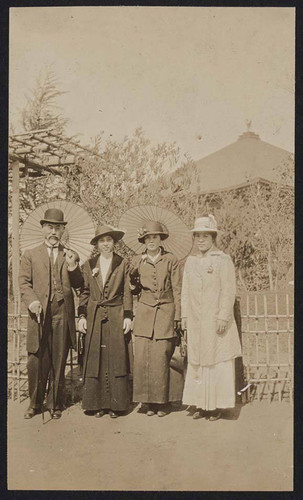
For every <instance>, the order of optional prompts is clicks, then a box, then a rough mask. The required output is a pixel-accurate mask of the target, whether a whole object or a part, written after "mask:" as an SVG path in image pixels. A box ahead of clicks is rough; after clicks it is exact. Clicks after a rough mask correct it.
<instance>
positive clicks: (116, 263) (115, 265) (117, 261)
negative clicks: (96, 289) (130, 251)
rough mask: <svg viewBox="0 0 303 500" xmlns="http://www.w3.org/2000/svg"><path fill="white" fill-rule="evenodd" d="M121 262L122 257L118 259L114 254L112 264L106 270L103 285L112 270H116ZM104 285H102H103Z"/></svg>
mask: <svg viewBox="0 0 303 500" xmlns="http://www.w3.org/2000/svg"><path fill="white" fill-rule="evenodd" d="M121 262H122V257H120V255H118V254H116V253H114V254H113V259H112V263H111V265H110V267H109V270H108V273H107V275H106V279H105V283H107V282H108V280H109V279H110V277H111V275H112V274H113V272H114V270H115V269H116V267H118V266H119V265H120V264H121ZM105 283H104V285H105Z"/></svg>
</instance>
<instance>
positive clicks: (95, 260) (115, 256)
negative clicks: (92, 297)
mask: <svg viewBox="0 0 303 500" xmlns="http://www.w3.org/2000/svg"><path fill="white" fill-rule="evenodd" d="M98 260H99V254H98V255H95V256H94V257H93V258H92V259H90V260H89V265H90V268H91V270H93V269H94V268H95V267H98V266H97V264H98ZM122 260H123V259H122V257H120V255H118V254H116V253H115V252H114V253H113V258H112V262H111V265H110V268H109V270H108V273H107V277H106V283H107V282H108V280H109V279H110V277H111V275H112V274H113V272H114V270H115V269H116V267H118V266H119V265H120V264H121V262H122ZM99 273H100V270H99ZM95 279H96V282H97V284H98V286H99V288H100V291H101V292H102V293H103V287H102V280H101V279H100V277H99V275H98V276H96V278H95ZM103 285H105V283H104V284H103Z"/></svg>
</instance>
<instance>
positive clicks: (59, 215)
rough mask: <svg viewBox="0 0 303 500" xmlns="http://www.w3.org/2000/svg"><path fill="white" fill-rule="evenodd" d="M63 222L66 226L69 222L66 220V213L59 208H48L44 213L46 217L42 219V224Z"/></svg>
mask: <svg viewBox="0 0 303 500" xmlns="http://www.w3.org/2000/svg"><path fill="white" fill-rule="evenodd" d="M47 223H49V224H62V225H63V226H65V225H66V224H67V222H66V221H64V213H63V212H62V210H60V209H59V208H48V209H47V210H46V211H45V213H44V219H41V220H40V224H41V225H43V224H47Z"/></svg>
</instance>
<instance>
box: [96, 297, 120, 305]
mask: <svg viewBox="0 0 303 500" xmlns="http://www.w3.org/2000/svg"><path fill="white" fill-rule="evenodd" d="M91 302H92V304H94V305H95V306H97V307H102V306H109V307H113V306H121V305H122V304H123V300H122V297H121V295H119V296H118V297H113V298H112V299H103V300H92V301H91Z"/></svg>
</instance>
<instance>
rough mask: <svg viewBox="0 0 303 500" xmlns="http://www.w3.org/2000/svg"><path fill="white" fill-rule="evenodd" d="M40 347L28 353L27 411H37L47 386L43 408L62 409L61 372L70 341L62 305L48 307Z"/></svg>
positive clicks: (62, 389) (62, 376)
mask: <svg viewBox="0 0 303 500" xmlns="http://www.w3.org/2000/svg"><path fill="white" fill-rule="evenodd" d="M40 328H41V338H40V347H39V350H38V351H37V352H36V353H28V363H27V370H28V385H29V397H30V407H31V408H37V409H40V408H41V406H42V403H43V401H44V396H45V391H46V384H47V381H48V379H49V381H50V383H49V388H48V394H47V399H46V408H48V409H50V410H51V409H54V410H57V409H62V407H63V403H64V401H63V397H64V370H65V365H66V359H67V355H68V350H69V347H70V337H69V332H68V327H67V324H65V318H64V301H60V303H58V302H57V301H56V299H55V298H54V300H53V301H52V302H49V303H48V306H47V311H46V317H45V322H44V325H43V326H42V324H41V325H40Z"/></svg>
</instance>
